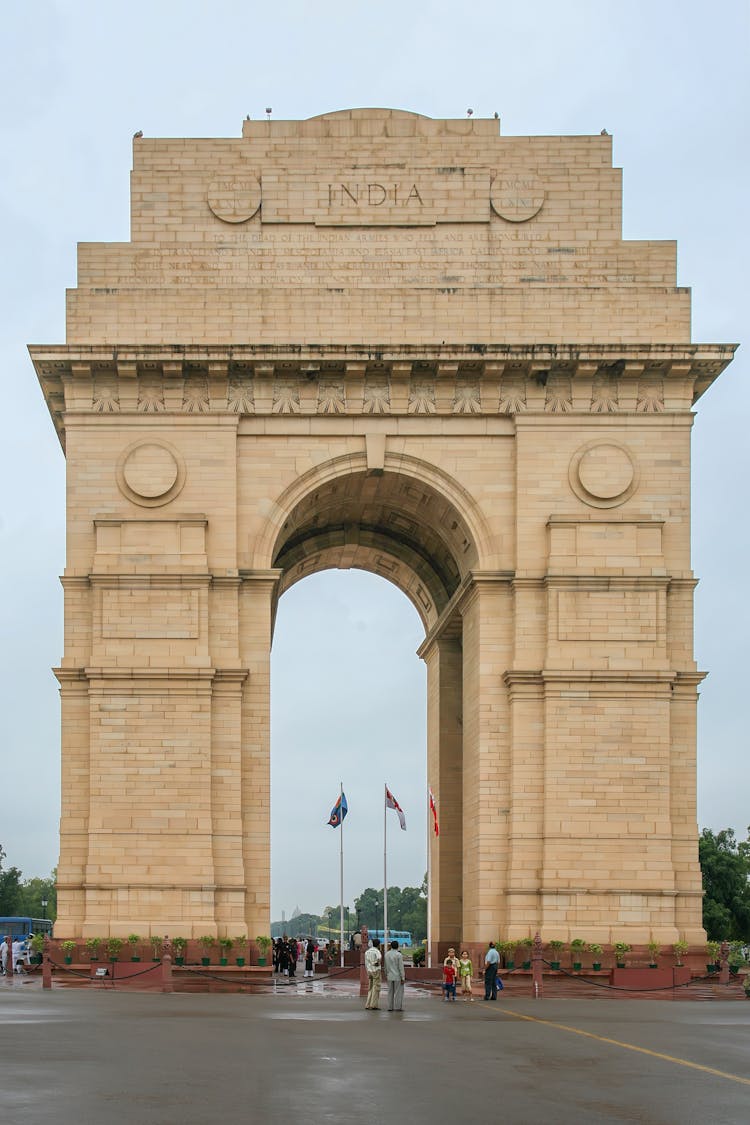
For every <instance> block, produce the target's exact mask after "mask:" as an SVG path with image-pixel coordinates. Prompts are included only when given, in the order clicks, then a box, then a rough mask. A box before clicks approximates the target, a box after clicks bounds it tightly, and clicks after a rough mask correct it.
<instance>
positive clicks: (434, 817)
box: [428, 789, 440, 836]
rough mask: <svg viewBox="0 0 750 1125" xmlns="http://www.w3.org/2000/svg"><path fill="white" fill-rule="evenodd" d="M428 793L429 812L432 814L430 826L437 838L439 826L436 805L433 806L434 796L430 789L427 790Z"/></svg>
mask: <svg viewBox="0 0 750 1125" xmlns="http://www.w3.org/2000/svg"><path fill="white" fill-rule="evenodd" d="M428 792H429V794H430V812H431V813H432V826H433V828H434V829H435V835H436V836H439V835H440V826H439V825H438V818H437V805H436V804H435V795H434V794H433V792H432V790H431V789H430V790H428Z"/></svg>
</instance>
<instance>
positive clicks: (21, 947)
mask: <svg viewBox="0 0 750 1125" xmlns="http://www.w3.org/2000/svg"><path fill="white" fill-rule="evenodd" d="M9 954H10V960H11V971H12V972H14V973H22V972H24V971H25V970H24V965H25V964H26V963H27V962H28V956H29V955H28V950H27V948H26V942H24V941H21V939H20V938H14V939H13V940H12V941H9V940H8V938H7V937H4V938H3V940H2V943H0V965H1V966H2V975H3V976H5V974H6V973H7V972H8V955H9Z"/></svg>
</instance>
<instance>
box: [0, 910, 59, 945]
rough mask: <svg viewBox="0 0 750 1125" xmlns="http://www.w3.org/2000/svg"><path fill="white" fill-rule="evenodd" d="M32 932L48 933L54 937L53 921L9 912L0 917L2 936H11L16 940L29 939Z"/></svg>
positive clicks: (0, 935)
mask: <svg viewBox="0 0 750 1125" xmlns="http://www.w3.org/2000/svg"><path fill="white" fill-rule="evenodd" d="M30 934H46V935H47V937H52V922H51V921H50V920H49V918H27V917H24V916H23V915H12V914H8V915H6V916H5V917H4V918H0V937H7V936H8V935H10V937H11V938H12V939H13V940H14V941H15V940H16V938H17V939H18V940H19V941H27V940H28V938H29V935H30Z"/></svg>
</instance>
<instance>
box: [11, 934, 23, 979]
mask: <svg viewBox="0 0 750 1125" xmlns="http://www.w3.org/2000/svg"><path fill="white" fill-rule="evenodd" d="M12 952H13V972H14V973H22V972H23V948H22V945H21V942H20V941H19V939H18V938H16V939H15V940H14V942H13V946H12Z"/></svg>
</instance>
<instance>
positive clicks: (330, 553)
mask: <svg viewBox="0 0 750 1125" xmlns="http://www.w3.org/2000/svg"><path fill="white" fill-rule="evenodd" d="M367 474H368V464H367V458H366V456H365V454H364V453H348V454H344V455H342V456H340V457H335V458H331V459H330V460H328V461H325V462H323V463H321V464H320V465H317V466H315V467H314V468H312V469H310V470H308V471H307V472H306V473H304V474H302V476H300V477H299V478H297V479H296V480H295V481H294V482H292V484H290V485H289V486H287V488H285V489H284V490H283V492H282V493H281V494H280V496H279V497H278V498H277V499H276V501H275V502H274V503H273V506H272V508H271V510H270V512H269V513H268V515H267V517H266V524H265V528H264V530H263V532H262V533H261V535H260V536H259V537H258V540H257V543H256V547H255V551H254V553H253V556H252V559H253V562H252V565H253V567H254V568H256V569H258V570H263V569H267V568H271V567H275V566H277V565H278V563H277V561H276V560H277V559H278V558H279V556H280V555H282V554H283V552H284V550H285V541H286V540H290V539H292V538H293V536H294V533H295V531H296V530H297V529H296V524H295V514H296V513H298V512H299V511H300V510H302V508H303V506H304V505H305V504H306V503H307V504H308V509H309V510H312V506H313V498H315V497H316V494H317V493H318V492H319V491H321V490H324V489H325V486H326V485H330V484H332V483H333V482H336V481H337V480H339V479H341V478H345V477H347V476H352V477H354V476H356V477H358V478H362V477H366V476H367ZM380 475H382V476H392V477H394V478H400V479H402V480H404V481H407V482H408V481H409V480H411V481H414V482H415V483H417V484H419V485H421V486H422V487H423V488H424V489H425V490H426V491H427V493H428V494H429V493H430V492H431V493H433V494H434V495H435V496H436V498H437V499H438V500H440V501H442V503H443V505H444V506H445V507H446V508H447V509H448V510H450V511H451V512H452V513H453V515H454V516H455V518H456V523H457V524H460V526H461V527H462V528H463V529H465V531H466V533H467V541H468V547H467V548H466V549H464V550H463V551H461V552H459V551H455V550H452V551H450V546H449V544H448V543H447V542H446V539H445V537H444V536H443V546H444V548H445V549H446V550H449V551H450V553H451V554H452V556H453V559H454V561H455V564H456V571H457V575H458V576H459V577H460V578H463V577H465V575H466V573H467V572H468V570H469V569H474V568H476V567H479V568H483V567H485V566H486V565H487V561H486V560H487V559H488V558H489V553H490V543H491V536H490V531H489V527H488V525H487V521H486V519H485V517H484V515H483V513H482V512H481V510H480V508H479V505H478V504H477V503H476V501H475V500H474V499H473V497H472V496H471V495H470V494H469V493H468V492H467V490H466V489H465V488H464V487H463V486H462V485H460V484H459V483H458V482H457V481H455V480H454V479H453V478H452V477H450V476H449V475H448V474H447V473H445V472H444V471H443V470H441V469H438V468H437V467H436V466H434V465H433V464H431V463H429V462H425V461H423V460H422V459H420V458H417V457H413V456H411V455H409V454H403V453H399V454H388V453H386V455H385V459H384V465H383V473H382V474H378V476H380ZM326 503H328V505H329V507H330V503H329V501H328V498H326ZM410 514H411V515H412V516H413V517H416V516H417V515H418V514H417V513H415V512H412V513H410ZM355 522H356V521H355ZM290 525H291V530H290ZM423 530H424V533H425V540H426V541H428V542H429V540H430V537H432V538H433V539H434V538H435V536H436V535H439V534H440V530H441V529H438V528H435V527H429V526H427V525H425V524H423ZM318 531H320V533H321V534H323V535H325V531H326V529H325V528H320V529H314V528H311V529H310V532H309V536H308V538H309V547H308V549H299V550H296V549H295V550H294V551H293V553H292V554H291V555H290V556H289V559H288V562H289V563H290V564H291V569H292V570H293V571H294V569H295V567H296V568H297V570H296V576H295V577H293V578H292V580H291V581H289V580H288V579H287V580H284V581H283V582H282V587H283V588H288V586H289V585H292V584H293V582H294V581H298V580H299V578H301V577H302V576H303V573H305V574H309V573H313V569H312V567H310V566H308V567H306V568H302V569H300V564H301V562H302V560H303V558H304V557H308V558H309V556H310V555H312V554H313V553H316V552H315V548H316V547H320V548H321V550H322V549H325V550H326V556H325V559H326V561H325V562H324V561H322V556H321V562H320V565H319V566H318V567H316V569H328V568H329V567H331V566H336V565H339V564H337V563H335V562H333V561H332V560H333V558H334V556H335V553H336V550H339V551H340V549H341V547H342V546H343V544H344V541H345V540H347V542H348V537H347V535H346V534H344V535H343V538H340V541H339V542H338V543H331V542H326V541H325V539H324V540H321V542H320V543H317V544H316V542H315V536H316V534H317V532H318ZM285 532H286V534H285ZM329 538H330V537H329ZM358 539H359V540H360V541H361V540H362V534H361V532H360V533H359V534H358ZM348 546H349V547H350V548H351V546H352V543H351V542H348ZM363 546H365V544H364V543H363ZM366 546H367V547H368V549H370V550H373V551H375V550H377V551H378V553H379V554H381V555H383V556H385V557H391V558H392V559H393V560H394V561H396V562H398V563H399V577H398V578H397V577H396V576H395V573H394V574H392V575H390V576H389V575H388V574H387V573H385V570H384V568H382V567H377V566H376V567H374V568H372V569H373V571H374V573H379V574H382V575H383V576H384V577H390V580H391V581H394V582H395V584H396V585H397V586H399V588H401V589H403V590H404V592H405V593H406V594H407V596H408V597H410V598H411V600H413V601H414V604H415V606H416V608H417V612H418V613H419V614H420V616H421V617H422V619H423V621H425V622H427V620H428V619H431V617H432V613H433V612H434V609H431V610H430V611H427V615H426V610H425V606H424V604H420V596H419V595H418V596H417V597H416V598H415V596H414V595H415V592H416V590H417V587H418V585H419V583H420V582H421V583H422V584H423V585H424V586H427V588H428V590H429V593H430V596H431V597H430V600H431V601H433V602H434V603H435V605H436V606H439V605H440V604H441V603H442V602H444V601H446V600H447V597H444V596H443V595H442V594H441V583H440V581H439V580H437V581H434V580H433V576H434V575H435V574H436V572H437V570H438V569H439V568H436V567H433V566H432V565H431V562H430V559H429V552H425V551H424V550H420V548H419V545H418V544H412V545H411V546H412V547H414V548H415V550H414V551H410V549H408V548H407V550H406V552H404V550H403V548H402V549H401V550H400V551H399V552H398V553H396V552H394V551H393V550H391V549H390V545H389V543H388V541H387V538H386V539H383V538H381V539H378V540H377V542H376V541H375V539H370V541H369V542H368V543H367V544H366ZM318 553H319V552H318ZM405 555H406V556H407V557H405ZM359 558H360V562H361V561H366V559H365V555H364V554H363V553H362V552H360V555H359ZM353 565H355V567H356V566H358V565H359V564H357V563H355V564H353ZM363 569H371V567H370V566H365V567H363ZM450 592H451V591H450V590H445V591H444V594H445V595H447V596H449V595H450Z"/></svg>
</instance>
